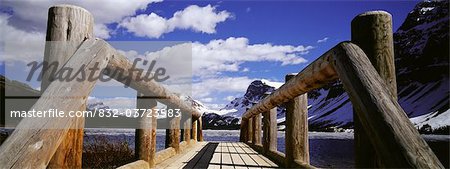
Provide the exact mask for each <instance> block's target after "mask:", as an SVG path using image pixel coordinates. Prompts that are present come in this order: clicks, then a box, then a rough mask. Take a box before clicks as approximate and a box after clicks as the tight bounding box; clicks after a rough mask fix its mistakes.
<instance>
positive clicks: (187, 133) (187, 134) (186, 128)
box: [183, 119, 192, 144]
mask: <svg viewBox="0 0 450 169" xmlns="http://www.w3.org/2000/svg"><path fill="white" fill-rule="evenodd" d="M191 125H192V122H191V119H187V120H186V121H184V123H183V141H185V142H186V143H187V144H189V143H190V142H191Z"/></svg>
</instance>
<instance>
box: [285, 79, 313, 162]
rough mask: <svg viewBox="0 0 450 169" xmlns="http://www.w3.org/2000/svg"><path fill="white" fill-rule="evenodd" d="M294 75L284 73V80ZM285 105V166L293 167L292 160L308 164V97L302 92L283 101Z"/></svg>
mask: <svg viewBox="0 0 450 169" xmlns="http://www.w3.org/2000/svg"><path fill="white" fill-rule="evenodd" d="M294 76H295V75H292V74H289V75H286V79H285V80H286V82H287V81H289V80H290V79H291V78H292V77H294ZM285 107H286V132H285V134H286V135H285V148H286V167H294V165H295V164H294V161H296V160H297V161H299V162H301V163H303V164H309V142H308V97H307V94H306V93H305V94H302V95H300V96H297V97H295V98H294V99H292V100H291V101H289V102H287V103H285Z"/></svg>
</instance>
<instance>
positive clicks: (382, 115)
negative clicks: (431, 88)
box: [335, 42, 444, 168]
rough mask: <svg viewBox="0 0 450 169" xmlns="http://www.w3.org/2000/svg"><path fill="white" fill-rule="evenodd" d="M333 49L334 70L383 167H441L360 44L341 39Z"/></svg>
mask: <svg viewBox="0 0 450 169" xmlns="http://www.w3.org/2000/svg"><path fill="white" fill-rule="evenodd" d="M336 49H338V50H336V53H337V54H336V58H335V60H336V62H335V69H336V72H337V73H338V74H339V77H340V79H341V81H342V83H343V84H344V88H345V89H346V91H347V92H348V94H349V97H350V100H351V101H352V104H353V106H355V107H356V108H357V109H359V110H361V111H358V117H359V120H360V121H361V124H362V126H363V128H364V130H365V131H366V133H367V135H368V136H369V138H371V139H370V141H371V143H372V144H373V145H374V148H375V152H376V154H377V156H378V157H379V158H381V161H382V164H383V165H384V167H388V168H444V167H443V166H442V164H441V163H440V162H439V160H438V158H437V157H436V155H435V154H434V153H433V152H432V150H431V149H430V147H429V146H428V145H427V143H426V142H425V141H424V140H423V138H422V137H421V136H420V134H419V132H418V131H417V129H416V128H415V127H414V125H413V124H412V123H411V121H409V119H408V117H407V116H406V113H405V112H404V110H403V109H402V108H401V107H400V105H399V104H398V102H397V100H395V99H394V98H392V95H391V93H390V92H389V91H388V90H386V84H385V82H384V80H383V79H382V78H381V77H380V75H379V74H378V73H377V71H376V69H375V68H374V67H373V66H372V64H371V62H370V60H369V59H368V58H367V56H366V55H365V53H364V52H363V51H362V50H361V48H359V47H358V46H356V45H354V44H352V43H348V42H344V43H340V44H339V45H338V46H337V47H336Z"/></svg>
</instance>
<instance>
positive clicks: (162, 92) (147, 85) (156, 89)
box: [104, 51, 201, 120]
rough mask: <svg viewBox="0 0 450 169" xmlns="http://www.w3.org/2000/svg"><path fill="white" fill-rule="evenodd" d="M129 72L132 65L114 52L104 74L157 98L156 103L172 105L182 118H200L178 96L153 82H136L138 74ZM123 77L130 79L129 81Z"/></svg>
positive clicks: (198, 113) (196, 112)
mask: <svg viewBox="0 0 450 169" xmlns="http://www.w3.org/2000/svg"><path fill="white" fill-rule="evenodd" d="M134 69H137V68H134ZM130 70H133V64H132V63H131V62H130V61H129V60H128V59H127V58H126V57H125V56H123V54H121V53H119V52H117V51H116V53H115V57H114V58H113V59H112V60H111V61H110V62H109V63H108V66H107V68H106V71H104V73H105V74H106V75H108V76H109V77H111V78H114V79H115V80H117V81H119V82H121V83H123V84H126V85H129V86H130V87H131V88H133V89H135V90H136V91H138V92H141V93H144V94H145V95H147V96H150V97H155V98H158V101H160V102H162V103H164V104H166V105H173V106H174V107H175V108H179V109H181V112H182V116H183V117H187V116H192V119H193V120H197V119H198V118H199V117H200V116H201V113H200V112H199V111H198V110H196V109H194V108H193V107H192V105H190V104H187V103H186V102H185V101H183V100H182V99H180V97H179V95H178V94H176V93H173V92H171V91H169V90H168V89H166V88H165V87H164V86H163V85H161V84H159V83H157V82H156V81H153V80H152V81H144V80H139V81H138V80H137V79H139V78H140V77H139V76H140V74H138V73H135V72H134V71H130ZM139 70H140V69H139ZM118 72H121V73H118ZM142 72H143V73H142V74H147V72H146V71H144V70H142ZM150 74H151V73H150ZM151 76H152V75H151ZM124 77H128V78H131V79H130V80H129V79H128V78H124Z"/></svg>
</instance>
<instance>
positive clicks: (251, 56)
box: [192, 37, 313, 75]
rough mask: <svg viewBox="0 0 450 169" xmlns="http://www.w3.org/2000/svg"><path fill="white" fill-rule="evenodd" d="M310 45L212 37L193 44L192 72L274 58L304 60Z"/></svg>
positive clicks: (284, 61) (291, 62)
mask: <svg viewBox="0 0 450 169" xmlns="http://www.w3.org/2000/svg"><path fill="white" fill-rule="evenodd" d="M312 48H313V47H312V46H303V45H299V46H292V45H272V44H269V43H265V44H249V40H248V39H247V38H243V37H239V38H235V37H230V38H228V39H225V40H223V39H218V40H212V41H210V42H209V43H207V44H202V43H199V42H194V43H193V44H192V55H193V59H194V62H193V69H194V70H193V72H194V74H195V75H205V74H206V75H208V74H216V73H217V72H222V71H231V72H235V71H239V70H240V69H239V68H240V65H241V64H242V63H244V62H258V61H274V62H281V65H295V64H301V63H306V62H307V60H306V59H305V58H303V57H301V55H305V54H307V53H308V52H309V50H311V49H312Z"/></svg>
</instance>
